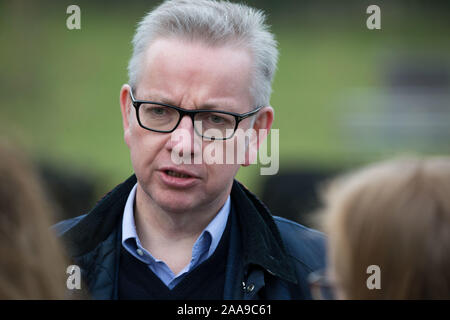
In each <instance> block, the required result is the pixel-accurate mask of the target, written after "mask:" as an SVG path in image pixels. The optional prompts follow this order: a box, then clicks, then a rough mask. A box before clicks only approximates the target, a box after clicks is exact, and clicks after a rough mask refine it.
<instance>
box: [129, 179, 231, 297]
mask: <svg viewBox="0 0 450 320" xmlns="http://www.w3.org/2000/svg"><path fill="white" fill-rule="evenodd" d="M136 188H137V184H135V186H134V187H133V189H132V190H131V192H130V194H129V195H128V199H127V203H126V204H125V209H124V213H123V221H122V245H123V247H124V248H125V249H126V250H127V251H128V252H129V253H130V254H132V255H133V256H134V257H136V259H139V260H140V261H142V262H144V263H145V264H147V265H148V267H149V268H150V270H152V271H153V273H155V274H156V275H157V276H158V277H159V278H160V279H161V281H162V282H164V284H165V285H166V286H167V287H168V288H169V289H173V288H174V287H175V286H176V285H177V284H178V283H179V282H180V281H181V280H182V279H183V277H184V276H185V275H186V274H187V273H189V272H190V271H191V270H193V269H194V268H195V267H196V266H198V265H199V264H201V263H202V262H203V261H205V260H206V259H208V258H209V257H210V256H211V255H212V254H213V253H214V251H215V250H216V248H217V245H218V244H219V241H220V239H221V238H222V235H223V232H224V230H225V226H226V224H227V220H228V216H229V214H230V202H231V201H230V196H228V199H227V201H226V202H225V204H224V206H223V207H222V209H220V211H219V212H218V213H217V215H216V216H215V217H214V219H212V220H211V222H210V223H209V224H208V226H207V227H206V228H205V229H204V230H203V231H202V233H201V234H200V236H199V237H198V239H197V241H196V242H195V243H194V246H193V247H192V259H191V261H190V263H189V264H188V265H187V266H186V267H184V269H183V270H181V271H180V273H178V274H177V275H175V274H174V273H173V272H172V270H170V268H169V267H168V266H167V265H166V263H165V262H164V261H162V260H159V259H156V258H154V257H153V256H152V255H151V253H150V252H148V251H147V250H145V249H144V247H143V246H142V245H141V242H140V241H139V237H138V235H137V232H136V224H135V221H134V200H135V198H136Z"/></svg>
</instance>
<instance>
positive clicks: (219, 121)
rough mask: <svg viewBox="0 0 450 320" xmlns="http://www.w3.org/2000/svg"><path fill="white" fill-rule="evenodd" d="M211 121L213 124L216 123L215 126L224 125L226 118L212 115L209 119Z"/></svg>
mask: <svg viewBox="0 0 450 320" xmlns="http://www.w3.org/2000/svg"><path fill="white" fill-rule="evenodd" d="M209 120H210V121H211V122H212V123H215V124H222V123H224V121H225V119H224V118H222V117H219V116H217V115H211V116H210V117H209Z"/></svg>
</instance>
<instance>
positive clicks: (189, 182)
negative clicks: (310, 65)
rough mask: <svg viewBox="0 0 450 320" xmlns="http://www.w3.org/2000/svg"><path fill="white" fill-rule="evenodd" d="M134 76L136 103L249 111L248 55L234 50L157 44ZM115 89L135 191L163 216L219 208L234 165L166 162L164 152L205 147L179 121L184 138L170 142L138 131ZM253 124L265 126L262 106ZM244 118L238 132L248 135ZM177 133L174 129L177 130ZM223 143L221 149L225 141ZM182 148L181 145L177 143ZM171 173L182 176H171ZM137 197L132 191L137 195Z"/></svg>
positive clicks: (124, 94) (267, 117)
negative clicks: (170, 213)
mask: <svg viewBox="0 0 450 320" xmlns="http://www.w3.org/2000/svg"><path fill="white" fill-rule="evenodd" d="M140 76H141V78H140V80H139V83H138V86H137V88H136V90H135V92H133V93H134V96H135V98H136V99H138V100H150V101H156V102H163V103H167V104H171V105H174V106H179V107H181V108H185V109H192V110H195V109H210V108H211V109H216V110H224V111H230V112H236V113H245V112H248V111H251V110H252V109H253V108H254V107H255V106H254V105H253V99H252V97H251V95H250V90H249V87H250V83H251V82H250V81H251V78H250V77H251V56H250V54H249V53H248V52H247V51H246V50H244V49H237V48H235V47H230V46H224V47H209V46H206V45H204V44H201V43H198V42H186V41H180V40H177V39H159V40H156V41H155V42H153V43H152V44H151V45H150V46H149V48H148V49H147V51H146V54H145V57H144V59H143V64H142V70H141V75H140ZM128 91H129V87H128V86H127V85H125V86H124V87H123V88H122V91H121V108H122V115H123V125H124V136H125V141H126V143H127V145H128V147H129V148H130V154H131V161H132V164H133V168H134V171H135V173H136V176H137V179H138V183H139V185H138V188H141V189H142V191H143V192H144V194H145V195H147V196H148V199H149V200H150V201H151V202H152V204H153V205H157V206H158V207H159V208H161V209H163V210H165V211H169V212H185V211H188V210H191V211H197V210H202V209H206V208H209V207H213V208H214V207H217V206H218V205H220V204H223V203H224V201H225V200H226V197H227V196H228V194H229V192H230V190H231V186H232V182H233V178H234V176H235V175H236V172H237V170H238V169H239V167H240V164H207V163H205V161H202V163H201V164H184V163H182V164H180V165H176V164H174V163H173V161H172V158H171V153H172V151H174V149H177V148H178V149H180V148H181V149H183V150H184V152H186V151H188V152H190V153H191V154H192V155H199V154H200V153H202V151H203V149H204V148H205V147H206V146H207V145H208V144H209V143H214V142H210V141H205V140H203V141H202V143H199V139H197V138H195V139H194V135H195V134H196V133H195V132H194V129H193V125H192V120H191V118H190V117H188V116H185V117H183V118H182V119H181V122H180V123H179V125H178V127H177V129H176V130H187V131H183V132H189V134H190V137H191V138H192V139H188V141H189V142H187V140H185V139H182V140H179V141H173V139H171V135H172V134H176V132H173V133H172V134H171V133H159V132H152V131H149V130H146V129H144V128H142V127H140V126H139V124H138V121H137V119H136V113H135V109H134V108H133V106H132V104H131V100H130V97H129V93H128ZM265 109H266V110H264V109H263V112H260V113H258V115H257V117H258V116H262V118H261V119H260V120H258V121H257V124H259V125H262V126H267V124H269V126H270V124H271V120H272V118H271V117H272V109H271V108H265ZM252 120H253V119H252V117H251V118H247V119H245V120H243V121H242V122H241V123H240V124H239V128H242V129H244V130H245V129H248V128H250V127H251V125H252ZM179 132H180V131H179ZM231 142H232V139H231V140H226V142H225V143H231ZM180 144H182V145H180ZM173 172H178V173H183V174H187V175H189V177H176V176H173ZM138 192H139V190H138Z"/></svg>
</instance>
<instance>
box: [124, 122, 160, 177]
mask: <svg viewBox="0 0 450 320" xmlns="http://www.w3.org/2000/svg"><path fill="white" fill-rule="evenodd" d="M139 129H140V128H133V129H132V130H130V131H129V134H128V135H127V134H126V135H125V139H126V142H127V145H128V147H129V149H130V157H131V162H132V164H133V168H134V171H135V172H136V173H137V174H138V175H141V173H142V172H147V168H148V166H150V165H151V164H152V163H153V162H154V159H155V158H156V157H157V155H158V153H159V152H160V151H161V150H163V148H164V143H165V139H164V137H163V136H161V134H158V133H156V132H155V133H154V132H150V131H148V132H147V130H146V131H144V130H139Z"/></svg>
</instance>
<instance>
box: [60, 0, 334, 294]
mask: <svg viewBox="0 0 450 320" xmlns="http://www.w3.org/2000/svg"><path fill="white" fill-rule="evenodd" d="M133 49H134V50H133V54H132V57H131V59H130V62H129V66H128V71H129V84H126V85H124V86H123V87H122V89H121V91H120V107H121V112H122V118H123V129H124V139H125V142H126V144H127V146H128V148H129V149H130V156H131V162H132V165H133V169H134V173H135V174H133V175H132V176H131V177H130V178H129V179H128V180H126V181H125V182H124V183H122V184H120V185H118V186H117V187H116V188H115V189H113V190H112V191H111V192H109V193H108V194H107V195H106V196H105V197H104V198H103V199H102V200H101V201H100V202H99V203H97V205H96V206H95V207H94V208H93V209H92V210H91V211H90V212H89V213H88V214H86V215H82V216H79V217H77V218H74V219H71V220H66V221H63V222H60V223H59V224H58V225H56V229H57V230H58V232H59V234H60V235H61V238H62V239H63V240H64V241H65V242H66V243H67V247H68V249H69V251H70V253H71V256H72V257H73V258H74V259H75V261H77V264H78V265H79V266H80V267H81V269H82V274H83V275H84V280H85V282H86V284H87V286H88V288H89V292H90V294H91V296H92V297H93V298H94V299H159V300H162V299H308V298H310V297H311V296H310V292H309V286H308V283H307V274H308V273H310V272H311V271H314V270H317V269H320V268H321V267H323V266H324V256H325V253H324V239H323V235H322V234H321V233H319V232H317V231H314V230H311V229H307V228H305V227H303V226H301V225H299V224H296V223H294V222H291V221H288V220H286V219H282V218H279V217H272V216H271V214H270V212H269V210H268V209H267V207H266V206H265V205H264V204H263V203H262V202H260V201H259V199H257V198H256V196H255V195H253V194H252V193H251V192H250V191H249V190H247V189H246V188H245V187H244V186H243V185H241V184H240V183H239V182H237V181H236V180H235V179H234V177H235V175H236V173H237V171H238V169H239V168H240V166H241V164H240V163H232V164H229V163H227V164H220V163H206V162H205V161H202V162H201V163H197V162H195V159H197V157H198V156H199V155H200V156H202V155H203V154H204V152H205V150H206V149H207V148H208V147H211V146H213V147H214V146H216V145H219V143H222V144H223V145H230V144H231V143H234V142H235V137H236V135H235V133H236V129H238V128H239V129H242V130H249V129H253V130H254V131H255V132H257V133H260V132H263V131H264V130H265V131H266V132H267V131H269V130H270V128H271V125H272V121H273V114H274V111H273V109H272V107H271V106H270V102H269V100H270V93H271V83H272V78H273V75H274V73H275V69H276V63H277V56H278V49H277V45H276V41H275V40H274V36H273V34H272V33H270V32H269V31H268V26H267V24H266V23H265V16H264V14H263V12H261V11H258V10H255V9H253V8H250V7H248V6H245V5H241V4H235V3H229V2H224V1H207V0H193V1H183V0H178V1H165V2H163V3H162V4H161V5H160V6H158V7H157V8H155V9H154V10H153V11H151V12H149V13H148V14H147V15H146V16H145V17H144V18H143V20H142V21H141V22H140V23H139V25H138V28H137V30H136V33H135V35H134V39H133ZM207 128H209V129H214V130H215V132H217V131H219V134H220V133H225V136H221V137H219V138H218V139H217V136H216V134H214V135H211V131H210V133H209V134H208V131H207V130H205V129H207ZM225 129H226V130H225ZM186 133H187V136H188V138H187V139H181V141H180V140H177V139H174V137H176V136H178V135H181V134H186ZM229 133H230V134H229ZM228 134H229V135H228ZM181 136H182V135H181ZM182 137H183V136H182ZM184 137H185V136H184ZM259 137H261V136H260V135H259ZM263 138H264V137H263ZM263 138H262V139H259V138H258V139H257V140H256V142H255V140H252V141H251V142H250V143H249V144H246V145H245V149H243V150H244V151H245V163H243V164H242V165H244V166H248V165H249V164H250V163H251V161H252V160H251V159H252V158H254V157H255V152H256V151H257V149H258V148H259V146H260V143H261V142H262V140H263ZM226 151H228V149H226ZM238 151H241V152H242V149H239V150H238ZM181 153H182V154H183V156H184V157H183V160H186V158H187V160H192V161H183V162H181V163H176V161H175V160H173V159H174V158H173V157H174V155H175V156H179V155H180V154H181Z"/></svg>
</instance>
